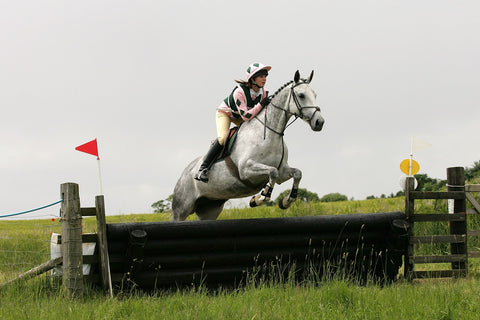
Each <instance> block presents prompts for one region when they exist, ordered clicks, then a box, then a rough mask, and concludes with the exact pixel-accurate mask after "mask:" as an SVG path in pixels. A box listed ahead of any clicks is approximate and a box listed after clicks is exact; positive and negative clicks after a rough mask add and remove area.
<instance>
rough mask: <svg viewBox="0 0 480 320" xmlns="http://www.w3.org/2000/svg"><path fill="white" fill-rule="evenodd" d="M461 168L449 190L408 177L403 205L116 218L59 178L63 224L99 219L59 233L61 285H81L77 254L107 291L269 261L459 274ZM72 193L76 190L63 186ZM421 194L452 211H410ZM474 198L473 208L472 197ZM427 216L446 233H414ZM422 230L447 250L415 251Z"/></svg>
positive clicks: (323, 269) (382, 274)
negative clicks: (93, 228)
mask: <svg viewBox="0 0 480 320" xmlns="http://www.w3.org/2000/svg"><path fill="white" fill-rule="evenodd" d="M461 169H462V170H463V168H461ZM457 171H458V172H460V173H458V172H457ZM452 172H457V174H455V173H452ZM461 172H462V171H461V170H459V169H458V168H453V169H452V168H449V169H448V170H447V176H448V177H449V178H448V179H447V180H448V185H449V186H450V187H449V189H450V188H455V189H454V190H449V191H447V192H418V191H413V178H408V179H407V186H406V196H405V214H404V213H402V212H389V213H369V214H344V215H333V216H311V217H293V218H267V219H242V220H216V221H187V222H153V223H121V224H106V223H105V206H104V202H103V196H97V198H96V207H95V208H80V204H79V199H78V198H79V197H78V185H76V184H71V183H68V184H63V185H62V186H61V190H62V199H65V200H67V199H69V201H64V202H63V203H62V210H61V213H62V224H63V223H65V224H66V226H65V228H63V227H62V230H63V231H62V232H69V231H70V230H71V229H72V230H76V228H70V227H68V225H69V224H70V223H72V224H74V225H78V221H77V220H78V219H81V216H96V217H97V227H98V230H97V232H98V234H92V235H88V234H87V235H85V234H84V235H81V233H79V232H78V231H74V234H75V235H74V236H72V235H66V234H63V235H62V236H63V239H64V240H63V241H62V242H64V245H63V246H64V249H63V252H64V254H63V266H64V272H63V279H64V286H65V288H66V290H67V292H69V294H70V295H72V296H78V295H81V294H82V293H83V287H82V286H83V281H79V279H82V276H81V268H79V266H81V264H82V259H83V263H87V261H88V263H94V264H97V266H98V267H97V274H94V275H93V276H89V277H88V279H89V280H90V281H92V282H97V283H100V284H101V286H102V287H104V288H105V289H108V290H109V292H110V294H111V293H112V288H114V287H120V288H122V287H125V286H130V285H134V286H136V287H139V288H144V289H155V288H165V287H172V286H183V285H192V284H193V285H195V284H207V285H209V286H210V285H214V286H217V285H225V286H230V285H238V284H242V283H244V281H245V280H246V279H248V276H249V275H250V276H251V275H258V274H260V275H265V273H264V271H265V270H266V269H268V268H270V267H275V268H276V269H277V270H280V273H277V274H278V275H279V276H280V277H285V276H286V275H285V274H281V273H282V272H284V273H288V275H291V274H293V275H294V276H295V277H296V278H297V277H300V278H301V277H302V276H304V275H308V273H309V272H310V271H311V270H314V272H315V274H318V275H323V274H325V273H331V272H335V271H336V270H343V271H342V272H344V274H345V275H347V276H354V277H357V278H358V279H367V278H372V279H376V280H382V281H393V280H395V279H396V278H397V276H398V271H399V268H400V267H401V266H402V264H403V265H404V270H405V274H404V276H405V278H407V279H414V278H416V277H425V276H442V277H445V276H455V275H465V274H466V272H467V268H466V265H467V263H466V262H467V259H468V252H467V251H466V237H467V232H466V229H465V226H466V218H465V217H466V215H465V211H466V210H465V208H464V204H465V199H470V197H469V196H468V195H466V194H467V192H465V189H466V188H465V186H463V189H462V180H461V178H460V180H458V179H459V178H458V175H460V177H461V175H462V173H461ZM463 181H464V180H463ZM463 184H464V182H463ZM475 188H476V187H469V188H467V190H470V191H473V190H474V189H475ZM478 191H480V187H478ZM72 192H73V193H76V194H75V195H71V194H70V193H72ZM429 198H433V199H453V200H452V201H454V203H455V205H454V206H453V207H454V211H455V212H452V213H451V214H448V215H446V214H438V213H435V214H417V213H415V205H414V201H415V200H416V199H429ZM462 201H463V202H462ZM77 202H78V203H77ZM462 203H463V204H462ZM474 206H475V204H474ZM477 206H478V210H480V205H478V204H477ZM69 216H74V219H72V218H69ZM75 219H77V220H75ZM429 219H430V220H432V219H433V221H438V220H443V221H450V231H451V235H450V236H436V235H429V236H422V235H415V233H414V225H415V224H417V223H419V222H422V221H429ZM452 222H455V223H456V222H460V225H458V224H454V223H452ZM475 232H478V231H471V232H470V233H468V235H476V233H475ZM479 233H480V232H479ZM427 238H428V239H430V240H431V239H434V241H439V242H448V243H451V248H452V256H451V257H440V258H439V257H434V256H416V255H415V251H414V247H415V245H416V244H417V243H425V242H426V241H427ZM65 239H69V240H68V242H65ZM82 239H83V241H84V242H85V241H95V242H97V244H98V246H97V247H98V251H97V252H98V254H96V255H94V256H86V257H85V256H83V257H82V253H81V245H80V246H78V243H80V244H81V243H82ZM459 239H464V240H462V241H459ZM73 243H77V244H76V245H74V244H73ZM75 248H76V249H75ZM79 248H80V250H79ZM73 251H76V253H73ZM68 256H71V257H68ZM69 259H70V260H72V259H73V261H68V260H69ZM422 262H429V263H436V262H452V270H451V271H450V272H445V271H438V272H432V273H425V272H424V273H421V272H416V271H415V269H414V265H415V264H416V263H422ZM262 272H263V273H262Z"/></svg>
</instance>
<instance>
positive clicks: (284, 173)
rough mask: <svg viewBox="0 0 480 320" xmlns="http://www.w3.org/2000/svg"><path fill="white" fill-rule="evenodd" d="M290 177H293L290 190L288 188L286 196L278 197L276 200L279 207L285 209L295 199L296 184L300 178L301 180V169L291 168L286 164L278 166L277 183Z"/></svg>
mask: <svg viewBox="0 0 480 320" xmlns="http://www.w3.org/2000/svg"><path fill="white" fill-rule="evenodd" d="M291 178H293V186H292V190H290V193H289V194H288V196H286V197H285V198H283V199H280V201H279V202H278V206H279V207H280V209H287V208H288V207H290V206H291V205H292V203H293V202H295V201H296V200H297V195H298V186H299V185H300V180H302V171H301V170H300V169H297V168H291V167H289V166H288V165H284V166H283V167H282V168H280V172H279V183H282V182H285V181H287V180H288V179H291Z"/></svg>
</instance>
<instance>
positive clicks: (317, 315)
mask: <svg viewBox="0 0 480 320" xmlns="http://www.w3.org/2000/svg"><path fill="white" fill-rule="evenodd" d="M403 206H404V200H403V198H389V199H373V200H364V201H345V202H338V203H296V204H295V205H294V206H293V207H292V208H290V209H288V210H285V211H284V210H280V209H278V208H275V207H261V208H255V209H250V208H248V209H229V210H226V211H225V212H223V213H222V215H221V218H223V219H237V218H240V219H245V218H262V217H285V216H304V215H313V214H315V215H322V214H342V213H361V212H387V211H403ZM442 206H445V204H441V203H433V202H430V203H428V202H426V203H422V204H419V206H418V207H417V208H416V210H417V212H422V211H424V212H431V211H432V209H435V211H437V212H438V211H440V210H441V209H444V207H442ZM475 218H476V217H475ZM169 219H170V217H169V215H168V214H145V215H124V216H108V217H107V222H108V223H113V222H140V221H165V220H169ZM477 220H478V219H477ZM470 224H471V228H476V229H480V227H479V224H478V221H476V220H474V219H472V222H470ZM95 226H96V222H95V220H94V219H92V218H88V219H85V220H84V230H85V232H94V231H95ZM417 229H418V228H417ZM50 232H60V223H58V221H50V220H24V221H0V261H1V263H0V282H5V281H6V280H8V279H11V278H13V277H14V276H15V275H18V274H19V273H21V272H24V271H25V270H28V269H29V268H31V267H33V266H36V265H38V264H40V263H42V262H45V261H47V260H48V259H49V239H50ZM417 232H426V233H428V232H436V233H438V232H440V233H443V232H445V233H447V232H448V230H447V228H446V227H445V226H441V225H438V224H426V226H425V227H424V230H417ZM469 247H470V248H472V249H476V250H479V247H480V245H479V244H478V242H476V241H471V242H470V243H469ZM419 250H424V251H426V250H428V249H427V248H426V247H425V248H419ZM434 250H437V251H440V252H443V251H446V250H448V248H447V247H439V248H435V249H434ZM478 260H479V259H470V260H469V262H470V263H469V270H470V273H469V276H468V278H466V279H442V280H428V281H414V282H413V283H409V282H406V281H404V280H402V279H400V280H399V281H398V282H396V283H394V284H392V285H388V286H384V287H380V286H377V285H375V284H367V285H358V284H356V283H352V282H349V281H346V280H342V279H336V278H332V279H327V280H325V281H322V282H308V283H301V284H298V283H293V282H287V283H275V282H269V283H261V284H257V285H253V284H247V285H246V286H245V287H242V288H238V289H236V290H233V291H232V290H229V291H227V290H220V291H217V292H207V291H206V290H204V289H202V288H195V289H190V290H183V291H169V292H157V293H155V294H149V295H146V294H142V293H139V292H122V293H119V294H117V295H116V296H115V297H113V298H109V297H107V296H105V295H104V293H103V292H100V291H99V290H97V289H94V288H87V290H86V294H85V297H84V298H83V299H81V300H79V301H78V300H77V301H72V300H70V299H68V298H66V297H64V295H63V294H62V290H61V286H60V285H59V284H58V283H56V282H55V281H54V280H53V279H52V278H51V277H48V276H40V277H37V278H35V279H30V280H28V281H26V282H23V283H17V284H14V285H9V286H6V287H4V288H2V289H0V319H58V318H68V319H478V314H479V312H480V303H479V302H480V268H479V265H480V261H478ZM433 267H438V266H426V268H427V269H428V268H433Z"/></svg>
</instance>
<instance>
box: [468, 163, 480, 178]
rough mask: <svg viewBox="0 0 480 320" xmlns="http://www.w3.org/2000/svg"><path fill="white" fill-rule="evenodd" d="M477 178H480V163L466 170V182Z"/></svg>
mask: <svg viewBox="0 0 480 320" xmlns="http://www.w3.org/2000/svg"><path fill="white" fill-rule="evenodd" d="M477 177H480V161H475V162H474V163H473V167H471V168H469V167H466V168H465V180H472V179H473V178H477Z"/></svg>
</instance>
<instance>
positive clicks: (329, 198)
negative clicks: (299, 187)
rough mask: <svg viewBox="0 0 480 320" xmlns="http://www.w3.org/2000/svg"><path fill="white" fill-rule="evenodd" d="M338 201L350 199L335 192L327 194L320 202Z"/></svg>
mask: <svg viewBox="0 0 480 320" xmlns="http://www.w3.org/2000/svg"><path fill="white" fill-rule="evenodd" d="M336 201H348V198H347V196H346V195H343V194H340V193H338V192H335V193H329V194H326V195H324V196H323V197H322V198H321V199H320V202H336Z"/></svg>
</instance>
